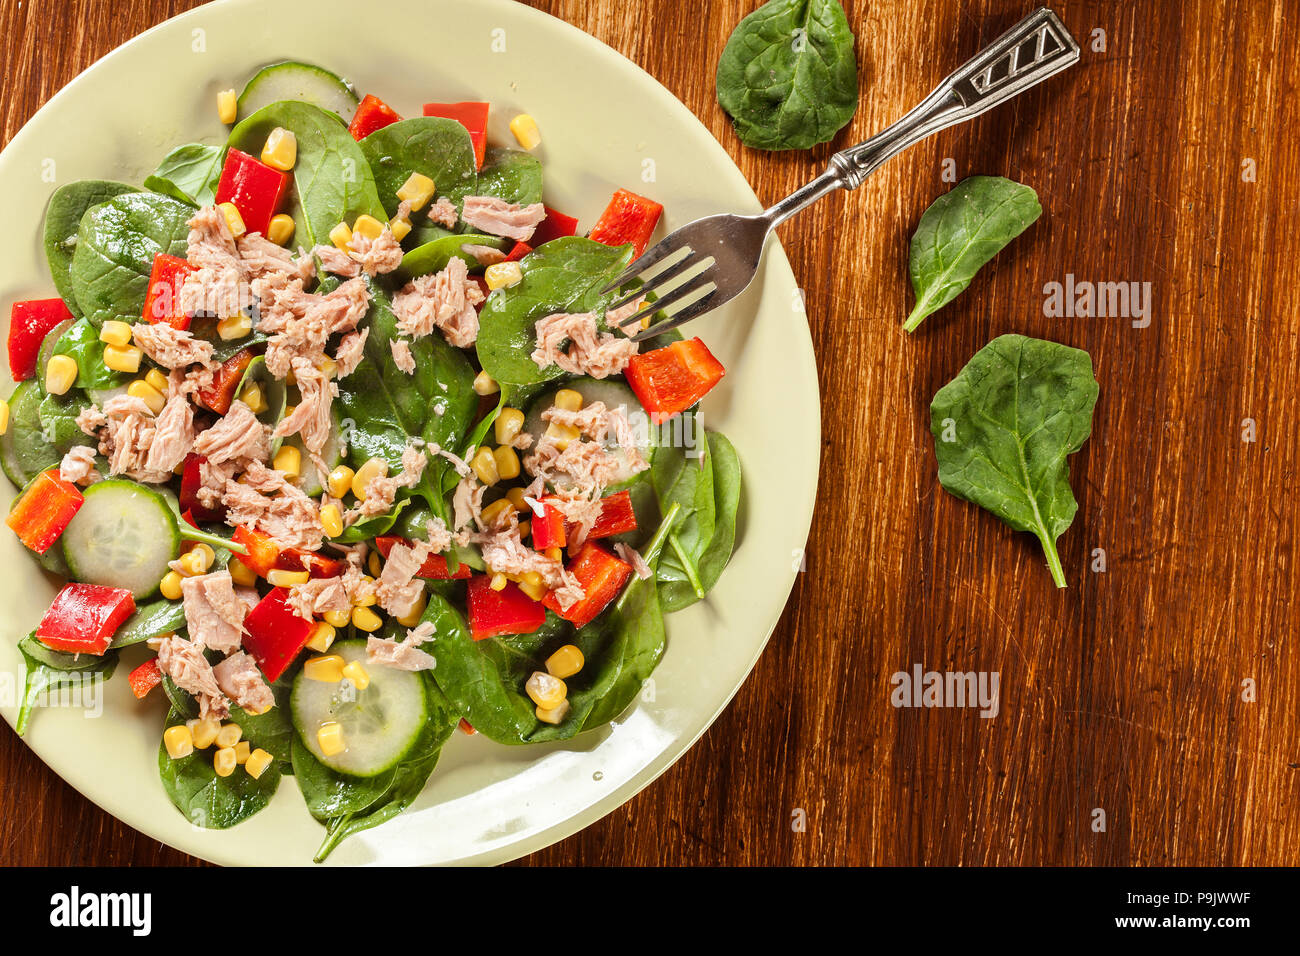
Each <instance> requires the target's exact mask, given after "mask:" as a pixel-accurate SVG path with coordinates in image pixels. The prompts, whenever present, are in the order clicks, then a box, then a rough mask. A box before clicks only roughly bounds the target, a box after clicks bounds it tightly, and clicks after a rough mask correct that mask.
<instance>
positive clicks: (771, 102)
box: [717, 0, 858, 149]
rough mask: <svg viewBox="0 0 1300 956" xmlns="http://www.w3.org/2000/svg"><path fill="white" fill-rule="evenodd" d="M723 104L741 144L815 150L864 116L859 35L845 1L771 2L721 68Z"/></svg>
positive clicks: (738, 34)
mask: <svg viewBox="0 0 1300 956" xmlns="http://www.w3.org/2000/svg"><path fill="white" fill-rule="evenodd" d="M717 83H718V103H719V104H720V105H721V106H722V108H723V109H724V110H726V111H727V112H728V113H729V114H730V115H731V119H732V122H733V123H734V124H735V127H736V133H737V135H738V136H740V141H741V142H742V143H744V144H745V145H746V146H752V147H755V148H757V149H809V148H810V147H812V146H815V145H817V144H818V143H824V142H826V141H827V140H829V139H831V138H832V137H833V136H834V135H835V134H836V133H837V132H839V130H840V129H841V128H842V127H843V126H845V125H846V124H847V123H848V122H849V120H851V119H853V113H854V111H855V110H856V109H857V108H858V64H857V60H856V58H855V57H854V54H853V31H852V30H850V29H849V22H848V20H847V18H846V17H845V16H844V9H843V8H842V7H841V6H840V5H839V3H838V2H837V0H770V2H769V3H765V4H763V6H761V7H759V8H758V9H757V10H755V11H754V12H753V13H751V14H750V15H749V16H747V17H745V19H743V20H741V21H740V24H739V25H738V26H737V27H736V29H735V30H734V31H733V32H732V34H731V37H730V39H728V40H727V45H726V47H724V48H723V50H722V57H721V58H720V59H719V60H718V77H717Z"/></svg>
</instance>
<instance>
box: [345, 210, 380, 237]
mask: <svg viewBox="0 0 1300 956" xmlns="http://www.w3.org/2000/svg"><path fill="white" fill-rule="evenodd" d="M352 232H353V233H354V234H358V235H362V236H365V237H366V238H367V239H378V238H379V237H380V236H382V235H383V234H384V224H383V223H382V222H380V221H379V220H378V219H376V218H375V217H374V216H367V215H364V214H362V215H360V216H357V221H356V222H354V223H353V224H352Z"/></svg>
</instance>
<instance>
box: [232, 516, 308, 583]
mask: <svg viewBox="0 0 1300 956" xmlns="http://www.w3.org/2000/svg"><path fill="white" fill-rule="evenodd" d="M231 538H232V539H233V540H234V542H235V543H236V544H242V545H243V546H244V547H245V548H246V549H247V550H248V554H231V557H232V558H234V559H235V560H236V561H241V562H243V565H244V567H246V568H248V570H250V571H252V572H253V573H254V574H256V575H257V576H258V577H263V578H264V577H266V576H267V575H268V574H270V573H271V572H272V571H274V570H276V568H278V567H279V565H278V564H277V563H276V562H277V561H279V560H280V546H279V545H278V544H276V543H275V539H274V538H272V537H271V536H270V535H269V534H265V533H264V532H261V531H258V530H256V529H255V528H245V527H244V526H243V525H239V526H238V527H236V528H235V533H234V534H233V535H232V536H231ZM295 570H299V571H301V570H302V569H301V568H297V569H295Z"/></svg>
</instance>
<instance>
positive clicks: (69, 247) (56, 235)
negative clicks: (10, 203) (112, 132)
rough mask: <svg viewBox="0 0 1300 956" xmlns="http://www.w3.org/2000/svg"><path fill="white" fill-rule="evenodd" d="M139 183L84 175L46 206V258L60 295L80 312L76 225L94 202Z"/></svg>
mask: <svg viewBox="0 0 1300 956" xmlns="http://www.w3.org/2000/svg"><path fill="white" fill-rule="evenodd" d="M139 191H140V190H139V188H138V187H136V186H128V185H127V184H126V183H118V182H113V181H111V180H104V179H82V180H78V181H77V182H75V183H68V184H67V185H66V186H60V187H59V188H58V189H56V190H54V193H53V194H52V195H51V196H50V205H49V207H48V208H47V209H46V210H45V235H44V245H45V259H46V261H47V262H48V263H49V266H50V276H51V277H52V278H53V279H54V287H55V288H56V289H58V290H59V297H60V298H62V299H63V302H64V304H65V305H67V307H68V308H69V309H70V310H71V311H72V313H73V315H77V316H80V315H81V314H82V313H81V306H80V305H78V304H77V297H76V294H75V292H74V291H73V286H72V254H73V253H74V252H75V251H76V248H77V229H78V227H80V225H81V218H82V216H84V215H85V214H86V210H87V209H89V208H90V207H91V206H98V205H99V204H100V203H102V202H107V201H108V200H110V199H112V198H113V197H114V196H120V195H122V194H123V193H134V192H139Z"/></svg>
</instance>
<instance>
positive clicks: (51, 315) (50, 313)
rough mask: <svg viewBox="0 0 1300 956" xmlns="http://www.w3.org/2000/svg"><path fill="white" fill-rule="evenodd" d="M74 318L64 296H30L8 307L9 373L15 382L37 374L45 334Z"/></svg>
mask: <svg viewBox="0 0 1300 956" xmlns="http://www.w3.org/2000/svg"><path fill="white" fill-rule="evenodd" d="M72 317H73V316H72V313H71V312H69V311H68V307H67V306H66V305H65V304H64V303H63V300H62V299H30V300H28V301H26V302H15V303H14V304H13V308H11V309H10V310H9V374H10V375H12V376H13V377H14V381H15V382H22V381H25V380H26V379H29V378H31V377H32V376H33V375H35V374H36V361H37V359H38V358H39V357H40V354H41V343H42V342H44V341H45V336H46V335H48V334H49V331H50V329H52V328H54V327H55V326H56V325H58V324H59V323H60V322H66V321H67V320H68V319H71V318H72Z"/></svg>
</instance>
